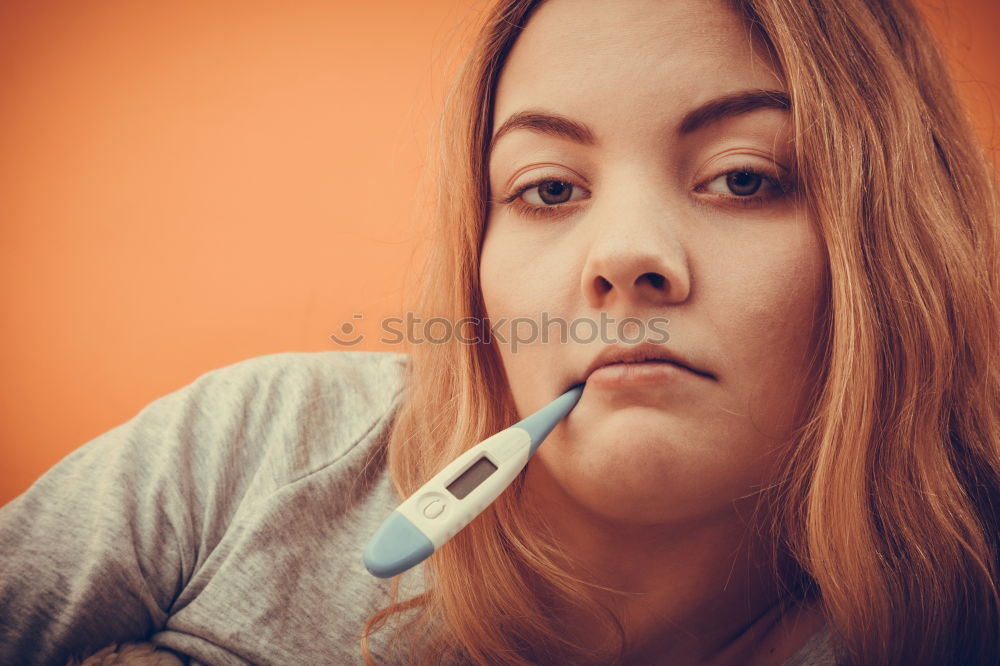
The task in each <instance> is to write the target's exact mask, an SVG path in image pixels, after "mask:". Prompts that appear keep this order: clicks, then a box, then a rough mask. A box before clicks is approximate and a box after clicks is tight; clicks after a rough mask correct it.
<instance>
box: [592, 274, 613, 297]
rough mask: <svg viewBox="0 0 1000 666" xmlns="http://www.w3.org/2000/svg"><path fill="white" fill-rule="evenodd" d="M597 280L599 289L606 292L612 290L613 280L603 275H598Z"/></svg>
mask: <svg viewBox="0 0 1000 666" xmlns="http://www.w3.org/2000/svg"><path fill="white" fill-rule="evenodd" d="M595 282H597V289H598V291H600V292H604V293H607V292H609V291H611V282H610V281H608V279H607V278H606V277H604V276H603V275H598V276H597V280H595Z"/></svg>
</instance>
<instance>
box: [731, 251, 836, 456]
mask: <svg viewBox="0 0 1000 666" xmlns="http://www.w3.org/2000/svg"><path fill="white" fill-rule="evenodd" d="M767 257H768V261H767V262H766V263H761V264H760V265H756V266H754V267H753V270H752V273H750V274H748V275H747V278H746V280H745V282H744V284H743V287H742V289H740V290H739V293H741V294H742V295H743V297H744V300H743V302H742V303H740V304H735V303H734V304H733V310H732V312H733V316H732V318H731V319H730V322H729V324H728V325H727V327H726V337H727V342H728V344H727V346H728V347H729V348H730V349H732V350H734V356H735V358H734V361H736V367H737V368H738V370H739V372H738V376H739V378H740V381H741V383H742V385H743V390H742V391H740V394H742V396H743V400H744V401H745V403H744V406H743V409H744V411H747V412H748V413H749V414H750V415H751V416H752V418H753V420H754V421H755V422H757V423H758V424H766V423H769V424H772V427H771V428H769V430H770V431H771V432H770V434H772V435H773V436H778V437H780V436H783V434H784V433H787V432H788V431H789V430H790V429H791V428H793V427H794V426H795V425H796V424H795V421H796V414H797V412H798V410H799V408H800V407H801V398H802V396H803V395H804V393H805V391H806V389H808V387H809V384H810V382H811V381H813V379H812V377H810V375H809V370H810V367H809V366H810V359H811V356H812V354H813V351H814V348H815V345H816V341H817V337H818V333H819V329H820V326H821V323H820V321H819V316H818V315H819V312H820V305H821V299H822V296H823V293H824V290H823V276H824V271H823V261H824V259H823V255H822V251H821V247H820V244H819V241H818V240H817V239H816V238H815V237H813V236H811V235H810V236H807V237H805V238H802V239H801V241H800V242H799V243H797V244H789V245H786V246H784V248H783V249H782V250H780V251H776V250H775V249H774V248H772V251H771V252H770V253H768V255H767ZM735 291H736V288H735V287H734V292H735Z"/></svg>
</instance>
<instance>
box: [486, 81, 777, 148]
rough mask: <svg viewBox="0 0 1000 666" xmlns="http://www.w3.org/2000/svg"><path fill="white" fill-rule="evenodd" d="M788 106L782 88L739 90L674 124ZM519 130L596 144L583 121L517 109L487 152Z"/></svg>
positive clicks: (686, 130) (682, 130)
mask: <svg viewBox="0 0 1000 666" xmlns="http://www.w3.org/2000/svg"><path fill="white" fill-rule="evenodd" d="M791 107H792V104H791V99H790V98H789V96H788V93H786V92H784V91H781V90H738V91H736V92H732V93H727V94H725V95H722V96H720V97H716V98H714V99H710V100H709V101H707V102H705V103H704V104H702V105H701V106H698V107H697V108H694V109H692V110H690V111H688V112H687V114H685V115H684V118H683V119H682V120H681V122H680V125H678V127H677V134H678V136H685V135H688V134H691V133H692V132H694V131H696V130H699V129H701V128H703V127H705V126H707V125H710V124H712V123H715V122H718V121H720V120H722V119H724V118H731V117H732V116H738V115H741V114H744V113H749V112H750V111H757V110H759V109H780V110H782V111H787V110H789V109H790V108H791ZM520 129H524V130H530V131H532V132H537V133H539V134H545V135H549V136H555V137H560V138H564V139H569V140H570V141H575V142H576V143H580V144H583V145H586V146H592V145H594V144H595V143H597V138H596V136H595V135H594V132H593V131H592V130H591V129H590V128H589V127H587V126H586V125H584V124H583V123H579V122H577V121H575V120H571V119H569V118H567V117H566V116H561V115H559V114H553V113H546V112H543V111H536V110H532V109H529V110H526V111H518V112H517V113H515V114H513V115H512V116H510V117H509V118H508V119H507V120H505V121H504V123H503V125H501V126H500V129H498V130H497V131H496V133H494V134H493V138H492V139H490V147H489V152H490V153H492V152H493V147H494V146H495V145H496V143H497V141H499V140H500V138H501V137H502V136H504V135H505V134H510V133H511V132H513V131H514V130H520Z"/></svg>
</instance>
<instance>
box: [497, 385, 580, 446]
mask: <svg viewBox="0 0 1000 666" xmlns="http://www.w3.org/2000/svg"><path fill="white" fill-rule="evenodd" d="M583 386H584V385H583V384H577V385H576V386H574V387H573V388H571V389H570V390H568V391H566V392H565V393H563V394H562V395H561V396H559V397H558V398H556V399H555V400H553V401H552V402H550V403H549V404H548V405H546V406H545V407H542V408H541V409H539V410H538V411H537V412H535V413H534V414H532V415H531V416H528V417H525V418H524V419H522V420H520V421H518V422H517V423H515V424H514V427H517V428H521V429H522V430H525V431H527V433H528V434H529V435H530V436H531V454H530V455H534V453H535V451H536V450H537V449H538V446H539V445H540V444H541V443H542V440H544V439H545V438H546V437H548V435H549V433H550V432H552V429H553V428H555V427H556V425H557V424H558V423H559V422H560V421H562V420H563V418H564V417H565V416H566V415H567V414H569V413H570V411H571V410H572V409H573V408H574V407H576V403H577V402H578V401H579V400H580V396H581V395H583Z"/></svg>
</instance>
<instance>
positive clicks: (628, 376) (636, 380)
mask: <svg viewBox="0 0 1000 666" xmlns="http://www.w3.org/2000/svg"><path fill="white" fill-rule="evenodd" d="M697 377H699V375H696V374H695V373H693V372H691V371H690V370H687V369H685V368H682V367H680V366H679V365H675V364H673V363H665V362H658V361H644V362H642V363H612V364H610V365H602V366H601V367H599V368H598V369H596V370H594V371H593V372H592V373H590V376H589V377H588V378H587V386H600V387H604V388H615V387H622V386H641V385H644V384H663V383H667V382H675V381H679V380H682V379H692V378H697Z"/></svg>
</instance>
